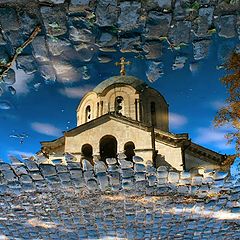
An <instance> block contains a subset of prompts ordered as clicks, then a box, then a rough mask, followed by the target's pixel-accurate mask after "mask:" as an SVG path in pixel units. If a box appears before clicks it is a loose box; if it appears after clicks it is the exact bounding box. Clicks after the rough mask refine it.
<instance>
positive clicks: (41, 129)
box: [31, 122, 62, 137]
mask: <svg viewBox="0 0 240 240" xmlns="http://www.w3.org/2000/svg"><path fill="white" fill-rule="evenodd" d="M31 127H32V129H33V130H35V131H36V132H38V133H41V134H45V135H48V136H53V137H59V136H61V135H62V131H61V130H60V129H59V128H56V127H55V126H53V125H52V124H49V123H40V122H33V123H31Z"/></svg>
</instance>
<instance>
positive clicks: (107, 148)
mask: <svg viewBox="0 0 240 240" xmlns="http://www.w3.org/2000/svg"><path fill="white" fill-rule="evenodd" d="M116 156H117V139H116V138H115V137H114V136H111V135H106V136H104V137H102V138H101V140H100V157H101V160H102V161H105V160H106V158H115V157H116Z"/></svg>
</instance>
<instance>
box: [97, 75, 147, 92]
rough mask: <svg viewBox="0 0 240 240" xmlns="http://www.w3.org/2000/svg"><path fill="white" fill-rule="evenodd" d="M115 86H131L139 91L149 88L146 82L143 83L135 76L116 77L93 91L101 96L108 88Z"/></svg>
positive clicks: (107, 80)
mask: <svg viewBox="0 0 240 240" xmlns="http://www.w3.org/2000/svg"><path fill="white" fill-rule="evenodd" d="M114 84H127V85H131V86H132V87H134V88H135V89H137V90H138V89H142V88H145V87H146V86H147V84H146V83H145V82H144V81H142V80H140V79H138V78H136V77H134V76H114V77H110V78H108V79H106V80H104V81H103V82H101V83H100V84H98V85H97V86H96V87H95V88H94V89H93V91H94V92H96V93H97V94H100V93H102V92H103V91H104V90H105V89H106V88H107V87H109V86H111V85H114Z"/></svg>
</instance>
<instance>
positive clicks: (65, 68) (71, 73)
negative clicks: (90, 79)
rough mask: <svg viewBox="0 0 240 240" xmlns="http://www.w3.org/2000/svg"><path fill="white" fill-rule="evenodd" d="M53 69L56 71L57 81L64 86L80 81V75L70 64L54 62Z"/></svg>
mask: <svg viewBox="0 0 240 240" xmlns="http://www.w3.org/2000/svg"><path fill="white" fill-rule="evenodd" d="M53 67H54V69H55V71H56V75H57V80H58V81H59V82H62V83H64V84H66V83H72V82H77V81H79V80H80V79H81V73H80V71H79V70H78V69H76V68H74V67H73V66H72V65H71V64H69V63H66V62H61V61H54V62H53Z"/></svg>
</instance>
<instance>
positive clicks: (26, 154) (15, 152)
mask: <svg viewBox="0 0 240 240" xmlns="http://www.w3.org/2000/svg"><path fill="white" fill-rule="evenodd" d="M8 154H9V155H23V156H26V157H31V156H34V155H35V154H34V153H32V152H23V151H18V150H12V151H9V152H8Z"/></svg>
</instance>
